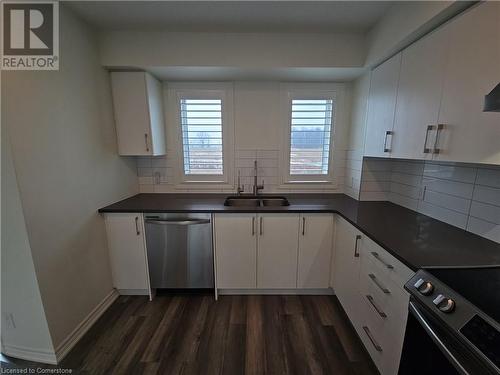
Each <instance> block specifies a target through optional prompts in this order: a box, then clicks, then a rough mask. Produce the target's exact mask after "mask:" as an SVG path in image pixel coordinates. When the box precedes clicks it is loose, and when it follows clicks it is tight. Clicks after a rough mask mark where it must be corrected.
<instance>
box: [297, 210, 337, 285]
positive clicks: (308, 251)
mask: <svg viewBox="0 0 500 375" xmlns="http://www.w3.org/2000/svg"><path fill="white" fill-rule="evenodd" d="M332 240H333V215H332V214H302V215H300V232H299V258H298V259H299V261H298V272H297V288H303V289H309V288H318V289H324V288H328V286H329V282H330V264H331V255H332Z"/></svg>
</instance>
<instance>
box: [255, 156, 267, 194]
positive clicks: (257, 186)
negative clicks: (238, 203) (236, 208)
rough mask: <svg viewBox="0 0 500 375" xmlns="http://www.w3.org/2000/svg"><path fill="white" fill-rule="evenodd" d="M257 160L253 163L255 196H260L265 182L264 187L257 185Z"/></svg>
mask: <svg viewBox="0 0 500 375" xmlns="http://www.w3.org/2000/svg"><path fill="white" fill-rule="evenodd" d="M257 170H258V169H257V160H255V161H254V162H253V195H258V194H259V190H262V189H264V181H262V185H258V184H257Z"/></svg>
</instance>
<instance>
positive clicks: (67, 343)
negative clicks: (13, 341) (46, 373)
mask: <svg viewBox="0 0 500 375" xmlns="http://www.w3.org/2000/svg"><path fill="white" fill-rule="evenodd" d="M118 296H119V294H118V292H117V291H116V289H113V290H112V291H111V292H110V293H109V294H108V295H107V296H106V297H104V299H103V300H102V301H101V302H100V303H99V304H98V305H97V306H96V307H95V308H94V309H93V310H92V311H91V312H90V313H89V314H88V315H87V316H86V317H85V318H84V319H83V320H82V321H81V322H80V324H78V326H77V327H76V328H75V329H74V330H73V332H71V333H70V334H69V335H68V336H67V337H66V338H65V339H64V340H63V341H62V342H61V343H60V344H59V345H58V346H57V348H56V358H57V362H61V361H62V359H63V358H64V357H65V356H66V355H67V354H68V353H69V352H70V350H71V349H73V347H74V346H75V345H76V344H77V343H78V341H80V339H81V338H82V337H83V335H85V333H87V331H88V330H89V329H90V328H91V327H92V326H93V325H94V323H95V322H96V321H97V319H99V318H100V317H101V315H102V314H103V313H104V312H105V311H106V310H107V309H108V307H109V306H111V304H112V303H113V302H114V301H115V300H116V299H117V298H118Z"/></svg>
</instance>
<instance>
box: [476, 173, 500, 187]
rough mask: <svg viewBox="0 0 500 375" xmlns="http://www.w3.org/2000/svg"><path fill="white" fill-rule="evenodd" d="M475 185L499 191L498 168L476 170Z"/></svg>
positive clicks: (499, 174) (499, 177)
mask: <svg viewBox="0 0 500 375" xmlns="http://www.w3.org/2000/svg"><path fill="white" fill-rule="evenodd" d="M476 184H478V185H485V186H491V187H494V188H497V189H500V168H497V169H486V168H479V169H478V170H477V181H476Z"/></svg>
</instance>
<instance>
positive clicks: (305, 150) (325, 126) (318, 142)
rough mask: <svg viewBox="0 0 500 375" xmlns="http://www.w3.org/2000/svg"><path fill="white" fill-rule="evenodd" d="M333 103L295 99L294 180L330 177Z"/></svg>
mask: <svg viewBox="0 0 500 375" xmlns="http://www.w3.org/2000/svg"><path fill="white" fill-rule="evenodd" d="M333 104H334V102H333V100H332V99H292V101H291V107H292V108H291V116H290V152H289V161H290V168H289V173H290V176H303V177H304V178H305V179H308V178H307V177H311V176H314V175H316V176H328V175H329V167H330V165H329V164H330V142H331V132H332V126H333V124H332V122H333Z"/></svg>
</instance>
